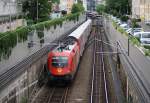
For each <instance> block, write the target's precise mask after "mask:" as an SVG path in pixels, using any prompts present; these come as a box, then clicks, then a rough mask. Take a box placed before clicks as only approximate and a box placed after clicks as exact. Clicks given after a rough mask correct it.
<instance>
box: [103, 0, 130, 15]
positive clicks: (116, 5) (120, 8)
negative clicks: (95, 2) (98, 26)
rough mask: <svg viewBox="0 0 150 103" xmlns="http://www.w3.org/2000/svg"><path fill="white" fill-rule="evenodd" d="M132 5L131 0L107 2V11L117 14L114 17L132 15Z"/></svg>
mask: <svg viewBox="0 0 150 103" xmlns="http://www.w3.org/2000/svg"><path fill="white" fill-rule="evenodd" d="M130 4H131V1H130V0H106V11H107V12H108V13H111V14H115V15H114V16H116V15H124V14H130V12H131V6H130ZM116 13H117V14H116Z"/></svg>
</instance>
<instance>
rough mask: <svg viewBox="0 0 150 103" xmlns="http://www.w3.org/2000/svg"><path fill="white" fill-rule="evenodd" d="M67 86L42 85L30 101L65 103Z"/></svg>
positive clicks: (32, 102) (35, 102)
mask: <svg viewBox="0 0 150 103" xmlns="http://www.w3.org/2000/svg"><path fill="white" fill-rule="evenodd" d="M68 91H69V87H48V86H44V87H43V88H42V89H41V90H40V91H39V94H38V95H37V96H36V97H35V98H33V100H32V101H30V103H66V100H67V96H68Z"/></svg>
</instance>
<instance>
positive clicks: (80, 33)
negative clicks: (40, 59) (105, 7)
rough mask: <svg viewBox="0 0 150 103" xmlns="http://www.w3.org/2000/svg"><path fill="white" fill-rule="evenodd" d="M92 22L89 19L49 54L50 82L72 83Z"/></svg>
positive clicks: (48, 71) (48, 76)
mask: <svg viewBox="0 0 150 103" xmlns="http://www.w3.org/2000/svg"><path fill="white" fill-rule="evenodd" d="M91 26H92V21H91V19H88V20H87V21H86V22H84V23H83V24H81V25H80V26H79V27H78V28H77V29H76V30H74V31H73V32H72V33H71V34H70V35H68V37H67V38H66V40H65V41H64V42H63V43H62V44H61V45H59V46H57V47H56V48H55V49H53V50H52V51H50V52H49V53H48V59H47V65H46V72H47V73H44V74H45V75H47V76H46V77H47V79H48V81H56V80H63V81H69V82H70V81H72V80H73V78H74V77H75V74H76V72H77V70H78V64H79V61H80V57H81V56H82V54H83V51H84V47H85V44H86V42H87V40H88V36H89V35H90V32H91Z"/></svg>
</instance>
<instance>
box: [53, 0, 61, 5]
mask: <svg viewBox="0 0 150 103" xmlns="http://www.w3.org/2000/svg"><path fill="white" fill-rule="evenodd" d="M51 2H52V3H57V4H59V3H60V0H51Z"/></svg>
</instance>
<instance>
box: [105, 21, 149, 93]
mask: <svg viewBox="0 0 150 103" xmlns="http://www.w3.org/2000/svg"><path fill="white" fill-rule="evenodd" d="M107 24H108V25H107V26H106V29H107V30H108V36H109V38H110V39H111V40H112V41H111V43H112V44H113V45H116V42H117V41H119V42H120V43H121V46H122V48H123V49H125V51H127V50H128V49H127V45H128V44H127V43H128V38H127V37H126V36H124V35H121V34H120V33H119V32H118V31H116V30H115V29H114V28H113V26H112V23H111V22H110V21H107ZM128 58H129V59H130V60H131V61H130V62H131V64H133V65H134V67H136V68H135V71H136V74H137V75H138V76H139V77H140V79H141V80H142V84H144V86H145V88H146V91H147V92H150V75H149V74H150V60H149V59H148V58H147V57H145V56H144V54H142V53H141V51H140V50H139V49H137V48H136V47H135V46H133V45H132V44H130V55H129V56H128ZM128 69H129V68H128ZM138 82H141V81H140V80H139V81H138Z"/></svg>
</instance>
